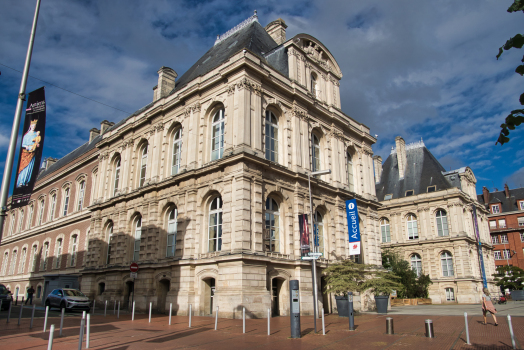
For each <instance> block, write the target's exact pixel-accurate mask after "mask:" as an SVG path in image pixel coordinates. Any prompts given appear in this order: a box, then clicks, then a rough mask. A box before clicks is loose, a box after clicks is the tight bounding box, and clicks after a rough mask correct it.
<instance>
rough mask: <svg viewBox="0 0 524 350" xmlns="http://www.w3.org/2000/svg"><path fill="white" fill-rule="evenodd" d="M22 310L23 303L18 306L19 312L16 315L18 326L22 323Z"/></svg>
mask: <svg viewBox="0 0 524 350" xmlns="http://www.w3.org/2000/svg"><path fill="white" fill-rule="evenodd" d="M23 310H24V303H22V304H20V312H19V313H18V325H19V326H20V321H22V311H23Z"/></svg>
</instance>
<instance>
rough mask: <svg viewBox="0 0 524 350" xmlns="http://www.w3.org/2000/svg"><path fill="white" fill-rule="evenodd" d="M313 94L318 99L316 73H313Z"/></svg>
mask: <svg viewBox="0 0 524 350" xmlns="http://www.w3.org/2000/svg"><path fill="white" fill-rule="evenodd" d="M311 93H312V94H313V97H317V75H316V74H315V73H311Z"/></svg>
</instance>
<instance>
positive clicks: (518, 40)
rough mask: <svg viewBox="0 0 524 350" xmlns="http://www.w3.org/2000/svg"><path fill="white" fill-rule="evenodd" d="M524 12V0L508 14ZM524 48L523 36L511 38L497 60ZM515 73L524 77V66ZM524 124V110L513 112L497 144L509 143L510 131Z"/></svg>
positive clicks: (522, 100) (516, 0) (522, 97)
mask: <svg viewBox="0 0 524 350" xmlns="http://www.w3.org/2000/svg"><path fill="white" fill-rule="evenodd" d="M518 11H522V12H524V0H514V2H513V4H512V5H511V6H510V7H509V8H508V12H510V13H511V12H518ZM522 46H524V36H523V35H522V34H517V35H515V36H514V37H513V38H510V39H509V40H508V41H506V44H504V45H503V46H501V47H500V48H499V54H498V55H497V60H498V59H499V57H500V56H501V55H502V53H503V52H504V50H506V51H507V50H509V49H512V48H515V49H521V48H522ZM521 62H524V57H522V60H521ZM515 73H517V74H520V75H521V76H522V75H524V65H520V66H518V67H517V69H515ZM519 102H520V104H521V105H524V94H521V95H520V98H519ZM522 123H524V109H515V110H513V111H511V113H510V114H508V116H507V117H506V120H505V121H504V123H502V124H500V128H501V130H500V134H499V137H498V139H497V142H495V144H497V143H500V144H501V145H503V144H505V143H507V142H509V137H508V135H509V131H510V130H515V128H516V127H517V126H519V125H520V124H522Z"/></svg>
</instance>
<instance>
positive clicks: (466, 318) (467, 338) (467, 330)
mask: <svg viewBox="0 0 524 350" xmlns="http://www.w3.org/2000/svg"><path fill="white" fill-rule="evenodd" d="M464 321H465V323H466V340H467V342H466V344H468V345H471V343H470V341H469V328H468V313H467V312H464Z"/></svg>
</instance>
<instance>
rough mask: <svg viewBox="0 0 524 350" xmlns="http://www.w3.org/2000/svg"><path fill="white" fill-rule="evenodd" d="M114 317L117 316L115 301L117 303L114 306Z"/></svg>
mask: <svg viewBox="0 0 524 350" xmlns="http://www.w3.org/2000/svg"><path fill="white" fill-rule="evenodd" d="M113 315H116V300H115V303H114V306H113Z"/></svg>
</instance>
